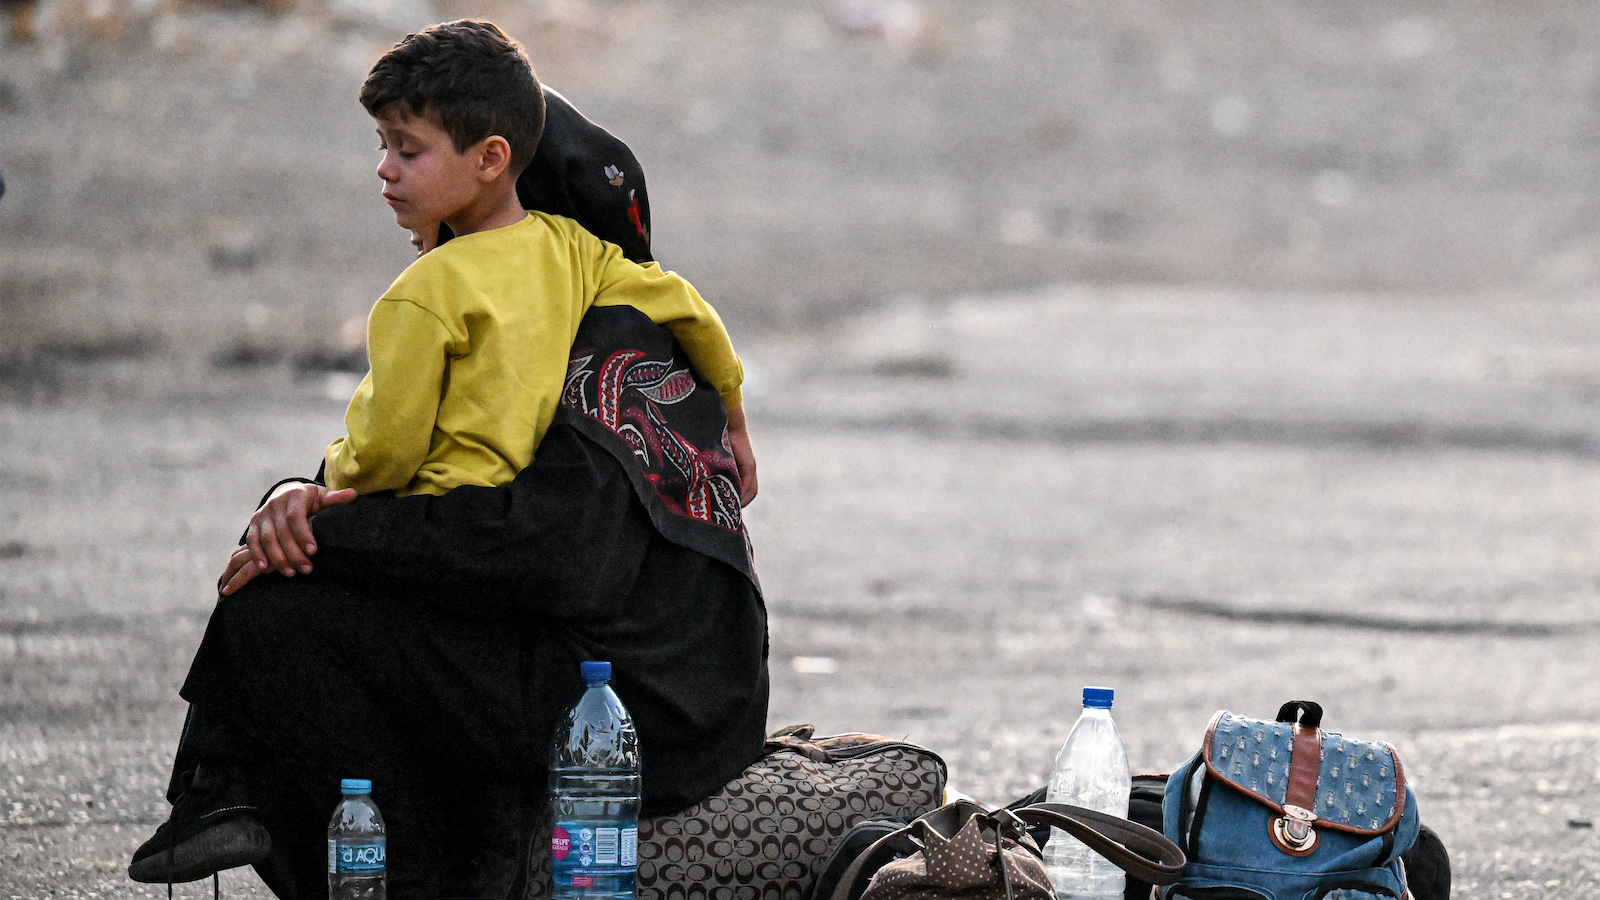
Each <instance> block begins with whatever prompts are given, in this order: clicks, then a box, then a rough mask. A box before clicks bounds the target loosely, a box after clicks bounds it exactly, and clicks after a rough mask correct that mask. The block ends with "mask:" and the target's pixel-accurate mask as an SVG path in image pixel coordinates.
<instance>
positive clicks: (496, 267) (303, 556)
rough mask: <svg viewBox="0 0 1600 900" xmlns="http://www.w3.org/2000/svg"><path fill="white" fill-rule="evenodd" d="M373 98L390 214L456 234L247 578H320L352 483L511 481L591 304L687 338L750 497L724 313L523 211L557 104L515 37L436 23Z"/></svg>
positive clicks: (399, 310) (572, 227)
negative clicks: (326, 541)
mask: <svg viewBox="0 0 1600 900" xmlns="http://www.w3.org/2000/svg"><path fill="white" fill-rule="evenodd" d="M361 102H362V105H363V106H365V107H366V109H367V111H368V112H369V113H370V114H371V115H372V116H373V118H374V119H375V120H376V122H377V130H378V134H379V137H380V139H381V141H382V144H381V149H383V151H384V157H383V161H382V162H381V163H380V165H379V167H378V175H379V177H380V178H381V179H383V184H384V189H383V196H384V199H385V200H386V201H387V202H388V203H389V205H390V207H391V208H392V209H393V210H394V213H395V221H396V222H397V223H398V224H399V225H400V226H401V227H403V228H407V229H410V230H412V231H413V233H431V232H432V231H433V230H434V229H436V228H437V227H438V226H439V225H441V224H443V225H445V226H447V227H448V228H449V229H450V231H451V232H452V233H453V234H454V235H455V238H454V239H453V240H451V241H449V242H447V243H445V244H443V245H441V246H440V247H438V249H435V250H432V251H431V252H428V253H425V254H423V255H422V256H421V257H419V259H418V260H417V261H416V262H415V263H413V264H412V265H411V266H410V267H408V268H407V269H406V271H405V272H404V273H402V274H401V276H400V278H399V279H397V280H396V281H395V283H394V284H393V285H392V286H391V287H390V288H389V290H388V291H387V292H386V293H385V294H384V296H383V298H382V299H380V300H379V301H378V303H377V304H376V305H375V306H374V307H373V310H372V313H371V316H370V317H369V320H368V354H369V357H370V362H371V371H370V372H369V373H368V375H367V376H366V378H365V379H364V380H363V381H362V383H361V385H360V387H359V388H358V389H357V391H356V394H355V396H354V398H353V399H352V400H351V403H350V407H349V410H348V412H347V414H346V417H345V425H346V428H347V434H346V435H345V436H344V437H341V438H339V439H338V440H335V441H334V442H333V443H332V444H331V445H330V446H329V447H328V450H327V454H326V481H327V490H325V491H324V490H319V489H317V488H316V487H314V486H305V485H292V486H288V487H286V488H285V491H286V492H289V493H290V494H306V495H308V496H306V497H304V498H303V499H301V498H300V497H298V496H288V497H287V499H286V500H285V501H282V502H279V503H274V504H269V505H268V506H266V507H263V509H262V511H261V512H260V513H258V514H257V516H256V518H255V520H253V521H252V524H251V527H250V529H249V531H248V532H247V534H246V541H247V544H248V546H249V548H250V551H251V563H250V564H249V565H250V566H251V567H252V568H253V571H250V570H247V571H246V572H245V573H243V574H245V576H246V579H245V580H248V578H249V577H252V576H253V575H255V574H259V573H260V572H263V571H269V570H272V569H277V570H279V571H281V572H282V573H283V574H285V575H293V574H294V573H295V572H296V571H299V572H306V571H309V569H310V560H309V553H310V552H312V550H313V545H312V544H311V541H310V535H309V529H307V528H306V527H305V526H304V520H303V518H302V517H303V516H304V515H305V514H308V513H313V512H315V511H316V509H317V508H320V507H322V506H326V505H329V504H331V503H336V502H340V501H341V500H345V499H348V498H349V497H351V496H353V494H351V493H350V492H349V490H344V489H353V490H354V491H355V492H356V493H363V494H364V493H372V492H376V491H383V490H393V491H395V492H396V493H398V494H399V495H402V496H404V495H409V494H417V493H428V494H442V493H444V492H446V491H448V490H450V489H451V488H454V487H459V486H462V485H468V484H472V485H483V486H495V485H499V484H504V483H506V482H508V481H510V480H511V478H512V477H513V476H515V474H516V473H517V472H518V471H520V470H521V469H522V468H524V467H525V466H526V465H527V464H528V462H529V461H531V459H532V458H533V454H534V451H535V450H536V449H537V447H538V445H539V441H540V439H541V437H542V436H543V434H544V431H545V429H546V428H548V427H549V424H550V421H551V418H552V416H553V415H554V413H555V409H556V406H557V403H558V401H559V399H560V394H561V390H562V388H563V386H564V378H565V375H566V366H567V352H568V349H569V348H570V347H571V343H572V339H573V336H574V335H575V334H576V332H577V327H578V322H579V320H580V319H581V318H582V317H583V313H584V312H585V311H586V310H587V309H588V308H589V307H590V306H591V305H599V306H609V305H628V306H633V307H635V308H637V309H639V310H640V311H641V312H644V313H645V314H646V315H648V316H649V317H650V318H651V319H652V320H653V321H655V322H657V323H658V324H661V325H664V326H666V327H667V328H668V329H669V330H670V331H671V332H672V333H673V335H674V337H676V338H677V339H678V341H679V342H680V343H681V344H682V345H683V347H684V349H685V351H686V352H687V353H688V355H689V359H690V361H691V363H692V365H693V366H694V368H695V369H696V371H697V372H698V373H699V374H700V375H701V376H702V377H704V378H705V379H706V380H707V381H709V382H710V383H711V385H712V386H713V387H714V388H716V390H717V391H718V393H719V394H720V395H721V396H722V399H723V402H724V404H725V406H726V407H727V410H728V424H729V437H730V441H731V443H732V447H733V450H734V457H735V461H736V463H737V465H738V469H739V474H740V483H741V484H740V487H741V494H742V495H743V500H744V502H746V503H748V502H749V501H750V500H751V499H752V498H753V497H754V495H755V490H756V480H755V465H754V457H753V455H752V454H751V453H750V450H749V441H748V438H747V436H746V432H745V425H744V415H743V410H742V408H741V397H740V390H739V388H740V383H741V382H742V380H743V368H742V366H741V365H740V363H739V360H738V357H737V356H735V355H734V352H733V348H732V346H731V344H730V343H729V340H728V336H727V333H726V331H725V330H724V329H723V327H722V322H721V320H720V319H719V318H718V317H717V314H716V312H715V311H714V310H713V309H712V308H711V307H710V305H708V304H707V303H706V302H705V301H704V300H702V299H701V298H700V296H699V294H698V293H696V292H695V290H694V289H693V288H692V287H690V286H689V284H688V283H687V282H685V281H683V279H681V278H679V277H678V276H676V275H674V274H672V273H667V272H663V271H661V269H660V268H659V266H657V265H655V264H654V263H650V264H646V265H639V264H636V263H634V262H631V261H630V260H628V259H627V258H626V257H625V256H624V254H623V252H622V250H621V249H620V248H618V247H616V246H615V245H611V244H607V243H604V242H602V241H600V240H598V239H596V238H594V237H593V236H592V235H590V234H589V233H588V232H587V231H585V230H584V229H583V228H582V227H580V226H579V225H577V224H576V223H575V222H573V221H571V220H568V219H565V218H561V217H556V216H548V215H545V214H543V213H532V214H530V213H528V212H526V211H524V209H523V208H522V205H521V203H520V202H519V200H518V198H517V192H516V183H517V178H518V176H519V174H520V173H521V172H522V169H523V168H524V167H525V166H526V165H527V163H528V161H529V160H531V159H532V158H533V155H534V150H535V148H536V147H537V145H538V141H539V136H540V131H541V129H542V124H543V120H544V105H545V104H544V97H543V93H542V91H541V88H540V86H539V83H538V81H537V78H536V76H535V75H534V72H533V69H532V66H531V65H530V64H529V62H528V60H527V57H526V56H525V55H524V54H523V52H522V50H521V48H520V47H519V46H518V45H517V44H516V42H514V41H512V40H511V39H510V38H509V37H507V36H506V35H505V34H504V33H503V32H501V31H500V29H499V28H497V27H496V26H494V25H492V24H490V23H486V22H477V21H460V22H453V23H449V24H445V25H436V26H432V27H430V28H428V29H425V30H424V31H422V32H420V33H418V34H414V35H410V36H408V37H407V38H406V39H405V40H403V41H401V42H400V43H399V44H397V45H396V46H395V47H394V48H393V49H391V50H390V51H389V52H388V53H387V54H385V56H384V57H383V58H382V59H381V60H379V62H378V63H377V64H376V65H375V66H374V67H373V69H372V72H371V73H370V74H369V76H368V78H367V81H366V83H365V84H364V85H363V86H362V89H361ZM291 507H292V508H291ZM230 574H231V573H230ZM225 580H229V579H225ZM229 581H230V584H229V587H231V588H235V589H236V588H237V586H238V585H236V584H232V583H231V580H229ZM241 583H242V582H241ZM225 593H231V591H225Z"/></svg>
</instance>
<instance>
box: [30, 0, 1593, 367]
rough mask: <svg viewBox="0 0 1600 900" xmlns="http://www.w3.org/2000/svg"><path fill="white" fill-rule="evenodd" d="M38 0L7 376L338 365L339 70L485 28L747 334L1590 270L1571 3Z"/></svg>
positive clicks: (378, 213)
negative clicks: (313, 351) (1078, 289)
mask: <svg viewBox="0 0 1600 900" xmlns="http://www.w3.org/2000/svg"><path fill="white" fill-rule="evenodd" d="M6 2H7V4H8V8H11V9H16V10H26V9H30V8H31V7H28V6H25V5H21V4H17V0H6ZM35 2H36V10H35V11H34V12H33V13H32V14H33V17H34V21H33V25H32V28H33V31H34V33H35V35H36V38H35V40H34V41H32V42H31V43H29V42H22V41H19V40H18V39H17V36H16V35H14V36H13V39H12V40H10V41H8V42H5V43H4V44H0V47H3V51H0V52H3V55H0V66H3V68H0V171H3V172H4V173H5V176H6V178H7V180H8V183H9V184H10V193H9V195H8V196H7V198H6V200H5V203H4V205H3V206H0V254H3V255H0V265H3V266H4V268H3V270H0V271H3V273H4V274H3V276H0V277H3V280H0V298H3V299H0V315H3V316H4V321H5V326H6V327H5V328H4V329H3V334H0V341H3V343H0V355H3V358H4V359H6V360H7V363H6V364H7V367H8V368H7V370H6V371H7V373H8V374H7V377H6V381H8V382H12V383H14V382H16V381H17V380H18V379H21V378H25V377H27V373H26V371H25V370H26V368H27V365H28V363H27V361H28V360H29V359H31V358H35V357H37V356H39V355H40V354H41V353H42V354H43V355H47V356H48V355H49V353H50V351H51V350H52V349H56V350H59V349H60V348H62V347H65V346H71V347H73V348H75V350H76V352H78V353H79V354H80V355H81V354H84V353H92V352H103V353H121V354H129V353H134V352H139V351H141V350H143V351H146V352H155V351H156V350H157V349H159V350H160V351H162V352H165V353H176V354H197V355H199V356H201V357H207V358H212V357H215V355H216V354H217V353H218V352H219V350H228V349H235V350H239V351H240V352H239V353H237V354H235V355H236V356H237V357H240V358H241V359H240V361H242V358H244V357H249V358H252V359H254V357H251V353H250V352H246V351H245V348H244V346H243V345H248V347H249V349H250V351H253V352H255V353H257V354H267V355H271V354H273V353H280V352H281V353H291V352H300V351H306V350H307V349H308V348H318V349H323V350H333V351H337V350H339V349H341V348H342V345H341V344H340V341H341V340H343V338H344V335H343V334H342V332H341V327H342V325H343V323H344V322H346V321H347V320H349V319H350V318H352V317H356V316H361V315H364V314H365V311H366V308H367V306H368V305H369V304H370V302H371V300H372V298H374V297H375V296H376V295H377V294H378V293H379V292H381V290H382V288H383V287H384V286H385V285H386V284H387V282H388V280H389V279H390V278H392V276H393V275H394V274H395V273H396V272H397V271H398V269H399V268H400V267H402V266H403V265H404V264H405V262H406V260H407V258H408V253H407V249H406V245H405V243H404V242H403V241H400V240H397V235H396V229H395V228H394V227H393V225H392V223H391V220H390V217H389V214H388V212H387V210H386V208H385V207H384V206H383V204H382V203H381V202H380V201H379V199H378V197H377V190H378V188H377V180H376V178H375V176H374V175H373V173H372V170H373V169H374V168H375V166H376V160H377V155H376V153H375V152H374V151H373V148H374V146H375V144H374V138H373V135H372V129H371V126H370V123H369V121H368V120H367V117H366V116H365V114H364V113H363V112H362V110H361V108H360V106H359V105H358V104H357V103H356V101H355V94H356V90H357V88H358V87H359V84H360V81H361V79H362V77H363V75H364V74H365V72H366V70H367V68H368V67H369V66H370V65H371V63H372V62H373V61H374V60H375V59H376V57H377V56H378V55H379V54H381V53H382V51H383V50H384V49H385V48H386V47H387V46H388V45H389V44H390V43H391V42H393V41H394V40H396V39H397V38H398V37H400V36H401V35H403V34H404V33H406V32H407V31H408V30H411V29H415V28H417V27H420V26H422V25H424V24H426V23H428V22H430V21H434V20H437V19H441V18H452V17H459V16H464V15H469V14H470V15H478V16H486V17H489V18H493V19H495V20H497V21H499V22H501V23H503V24H504V25H505V27H506V28H507V29H508V30H509V31H510V32H511V33H512V34H513V35H515V36H516V37H518V38H519V39H520V40H521V41H523V42H524V43H525V45H526V46H527V48H528V51H529V53H530V55H531V57H532V58H533V60H534V62H535V65H536V67H537V69H538V71H539V73H540V75H541V76H542V77H543V79H544V80H546V81H547V82H549V83H550V84H551V85H553V86H555V87H557V88H558V89H560V90H561V91H563V92H565V93H566V94H567V95H568V96H569V97H570V98H571V99H572V100H573V101H574V103H575V104H576V105H577V106H578V107H579V108H580V109H582V110H583V111H584V112H586V113H587V114H588V115H589V116H590V117H591V118H593V119H595V120H596V121H598V122H600V123H602V124H604V125H606V126H608V127H610V128H611V129H612V130H614V131H615V132H616V133H618V134H619V135H620V136H622V137H623V138H624V139H625V140H627V141H628V142H629V143H630V144H631V145H632V146H633V147H634V148H635V150H636V152H637V153H638V155H639V156H640V158H641V159H642V160H643V161H644V163H645V165H646V167H647V173H648V175H649V177H650V185H651V190H652V194H653V197H654V200H655V204H654V205H655V210H656V216H655V218H656V238H657V239H656V248H657V253H658V256H659V257H660V258H661V259H662V260H663V261H664V262H665V263H666V264H667V265H668V266H669V267H671V268H676V269H677V270H679V271H681V272H683V273H684V274H686V275H687V276H688V277H690V278H691V280H693V281H694V282H695V283H696V284H697V285H699V286H701V287H702V288H703V289H704V291H705V293H706V294H707V296H708V297H711V298H713V299H714V301H715V302H716V303H717V304H718V306H719V308H720V309H722V310H724V311H725V312H726V314H727V315H728V317H729V318H730V319H731V320H732V321H733V323H734V324H735V325H737V326H741V327H745V326H758V327H759V326H766V325H781V326H784V327H795V326H804V325H805V324H806V323H811V322H815V321H817V320H818V319H819V318H825V317H829V316H836V315H839V314H844V313H849V312H855V311H860V310H861V309H863V308H864V307H867V306H870V305H873V304H875V303H878V302H881V301H882V300H883V299H884V298H887V297H893V296H897V295H905V294H912V295H918V296H924V297H932V298H938V297H946V296H951V295H955V294H961V293H968V292H975V291H994V290H1005V289H1016V288H1027V287H1036V286H1041V285H1048V284H1053V283H1058V282H1061V281H1079V282H1083V281H1087V282H1094V283H1127V282H1133V283H1141V284H1149V283H1175V284H1194V283H1202V284H1209V285H1236V286H1249V287H1257V288H1299V289H1340V290H1346V289H1355V290H1360V291H1365V292H1393V291H1425V292H1433V293H1455V292H1462V291H1482V290H1486V289H1505V288H1512V289H1517V290H1528V291H1533V292H1538V293H1544V292H1556V293H1565V294H1570V293H1571V292H1573V291H1579V290H1584V289H1586V288H1588V287H1590V286H1592V285H1593V284H1594V283H1595V282H1596V281H1597V280H1600V255H1597V254H1600V224H1597V215H1596V213H1597V209H1600V205H1597V200H1596V193H1595V190H1594V188H1595V183H1596V179H1597V178H1600V152H1597V150H1600V17H1596V16H1595V15H1594V13H1593V10H1592V7H1591V6H1590V5H1588V4H1586V3H1583V2H1578V0H1572V2H1559V0H1548V2H1547V0H1540V2H1532V3H1499V2H1448V3H1445V2H1440V3H1425V2H1411V3H1392V2H1360V0H1343V2H1337V3H1299V2H1271V0H1262V2H1218V3H1207V4H1173V3H1160V2H1136V0H1121V2H1114V3H1087V2H1060V0H1051V2H1005V3H995V2H958V0H818V2H805V3H780V2H752V3H714V2H665V0H661V2H655V0H609V2H608V0H589V2H583V0H523V2H494V0H490V2H481V3H479V2H464V0H437V2H429V0H299V2H295V0H261V2H257V3H249V2H238V3H233V4H226V3H216V4H212V3H207V2H204V0H35Z"/></svg>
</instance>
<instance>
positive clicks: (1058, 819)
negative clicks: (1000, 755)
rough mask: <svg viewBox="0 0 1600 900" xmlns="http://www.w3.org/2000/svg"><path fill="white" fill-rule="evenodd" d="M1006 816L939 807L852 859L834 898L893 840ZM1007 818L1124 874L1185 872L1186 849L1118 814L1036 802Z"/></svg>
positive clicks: (1153, 877) (1168, 878)
mask: <svg viewBox="0 0 1600 900" xmlns="http://www.w3.org/2000/svg"><path fill="white" fill-rule="evenodd" d="M1006 814H1008V812H1007V811H1006V810H997V811H994V812H988V811H985V810H984V809H983V808H982V807H981V806H978V805H977V804H975V803H970V802H967V801H958V802H956V803H949V804H946V805H944V806H941V807H939V808H938V809H936V810H934V811H933V812H930V813H928V814H927V815H925V816H923V817H922V818H920V819H918V820H917V821H916V822H913V823H911V824H910V825H907V826H906V827H904V828H901V829H899V830H898V831H895V832H892V833H890V834H886V835H884V836H883V837H881V838H879V839H878V840H876V841H874V842H873V843H872V846H870V847H868V848H867V849H866V850H863V851H862V852H861V853H859V854H857V856H856V858H855V859H854V860H852V861H851V863H850V868H848V869H846V870H845V873H844V875H843V876H841V877H840V878H839V884H838V886H837V887H835V888H834V891H833V897H832V898H830V900H851V897H852V891H853V889H854V887H855V883H856V881H857V879H859V878H860V877H861V872H862V869H863V868H865V866H866V865H867V861H868V860H869V859H870V858H871V857H872V856H873V855H874V854H875V853H877V852H878V850H880V849H881V848H883V847H884V846H886V845H887V844H889V843H890V842H891V841H894V840H896V839H898V838H903V837H906V836H907V835H914V834H915V832H916V830H917V829H918V828H919V827H922V828H930V829H932V830H934V831H937V832H939V833H940V834H941V835H943V836H945V837H949V836H950V835H953V834H954V833H955V831H956V830H959V828H960V826H961V825H963V824H965V823H966V821H967V819H969V818H971V817H972V816H974V815H984V816H1000V815H1006ZM1009 814H1011V815H1015V816H1016V817H1017V818H1018V819H1020V820H1021V821H1022V822H1024V823H1027V824H1039V825H1050V826H1052V827H1054V828H1059V829H1061V830H1062V831H1065V832H1067V833H1068V834H1070V835H1072V836H1073V837H1075V838H1077V839H1078V840H1080V841H1083V842H1084V843H1085V844H1087V845H1088V846H1089V848H1090V849H1092V850H1094V851H1095V852H1096V853H1099V854H1100V855H1101V856H1103V857H1105V858H1106V859H1108V860H1110V861H1111V862H1112V863H1114V864H1115V865H1116V866H1117V867H1118V868H1120V869H1122V870H1123V871H1124V872H1127V873H1128V874H1129V875H1132V876H1133V877H1135V878H1137V879H1139V880H1140V881H1144V882H1147V883H1149V884H1172V883H1173V882H1175V881H1177V880H1178V877H1179V876H1180V875H1182V874H1183V867H1184V866H1185V865H1186V864H1187V863H1188V859H1187V858H1186V857H1185V856H1184V855H1183V851H1182V850H1180V849H1178V845H1177V844H1174V843H1173V842H1172V841H1170V840H1168V839H1167V837H1166V835H1164V834H1162V833H1161V832H1159V831H1156V830H1154V829H1151V828H1146V827H1145V826H1143V825H1140V824H1138V823H1137V822H1130V821H1128V820H1127V819H1124V818H1121V817H1120V816H1113V815H1110V814H1108V813H1103V812H1096V811H1094V810H1092V809H1084V808H1083V807H1081V806H1071V805H1069V804H1066V803H1035V804H1033V805H1032V806H1024V807H1022V808H1021V809H1015V810H1010V811H1009ZM919 823H920V825H919ZM995 824H996V825H997V827H996V841H997V843H1003V841H1004V837H1005V835H1003V834H1001V833H1000V830H1001V829H1000V827H998V826H999V823H995ZM946 832H948V834H947V833H946ZM1001 875H1002V877H1004V875H1005V871H1004V869H1003V868H1002V870H1001ZM1008 886H1009V885H1008Z"/></svg>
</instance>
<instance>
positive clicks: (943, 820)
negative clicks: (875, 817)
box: [822, 800, 1185, 900]
mask: <svg viewBox="0 0 1600 900" xmlns="http://www.w3.org/2000/svg"><path fill="white" fill-rule="evenodd" d="M1038 826H1050V827H1054V828H1060V829H1062V830H1063V831H1065V832H1067V833H1068V834H1071V835H1072V836H1073V837H1076V838H1077V839H1078V840H1080V841H1083V842H1084V843H1085V844H1087V845H1089V847H1090V849H1092V850H1093V851H1094V852H1096V853H1098V854H1100V855H1101V856H1103V857H1105V858H1106V859H1108V860H1110V861H1111V862H1112V863H1115V864H1116V865H1117V867H1118V868H1121V869H1122V870H1123V871H1125V872H1127V873H1128V874H1129V875H1130V876H1133V877H1136V878H1139V879H1141V880H1143V881H1145V882H1148V883H1150V884H1171V883H1172V882H1173V881H1175V880H1176V879H1177V877H1178V875H1179V874H1180V873H1181V872H1182V871H1183V866H1184V862H1185V860H1184V856H1183V852H1182V851H1181V850H1179V849H1178V847H1177V845H1176V844H1174V843H1172V842H1171V841H1169V840H1167V839H1166V838H1165V837H1163V836H1162V834H1161V832H1159V831H1156V830H1154V829H1152V828H1147V827H1145V826H1143V825H1139V824H1137V823H1134V822H1130V821H1128V820H1127V819H1123V818H1120V817H1118V816H1112V815H1107V814H1106V813H1101V812H1095V811H1093V810H1088V809H1083V808H1082V807H1078V806H1069V805H1067V804H1065V803H1035V804H1033V805H1031V806H1024V807H1019V808H1015V809H998V810H991V809H988V808H986V807H984V806H981V805H979V804H977V803H973V802H971V801H969V800H958V801H956V802H954V803H950V804H947V805H945V806H941V807H940V808H938V809H936V810H934V811H933V812H930V813H928V814H927V815H925V816H922V817H921V818H919V819H917V820H916V821H914V822H912V823H911V824H910V825H908V826H906V827H905V828H902V829H900V830H898V831H894V832H891V833H889V834H886V835H884V836H882V837H880V838H878V840H877V841H876V842H874V843H873V844H872V845H871V846H869V847H868V848H867V849H866V850H864V851H861V852H859V853H857V854H856V855H855V857H854V859H853V860H852V861H851V863H850V866H849V868H847V869H846V870H845V871H844V873H843V874H842V875H840V876H839V877H838V880H837V882H835V883H833V884H832V886H831V891H830V895H831V900H856V898H859V900H958V898H959V900H1054V898H1055V896H1056V895H1055V892H1054V890H1053V889H1052V887H1051V885H1050V876H1049V874H1048V873H1047V872H1046V871H1045V867H1044V862H1043V861H1042V860H1041V859H1040V852H1039V847H1038V845H1037V844H1036V843H1035V842H1034V839H1033V837H1032V836H1031V835H1030V834H1029V828H1030V827H1038ZM885 854H887V856H888V857H889V858H888V860H887V861H885V859H884V857H885ZM829 874H830V879H829V880H830V881H831V880H832V879H831V875H832V873H831V872H830V873H829ZM863 882H865V887H864V888H863ZM822 900H829V898H822Z"/></svg>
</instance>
